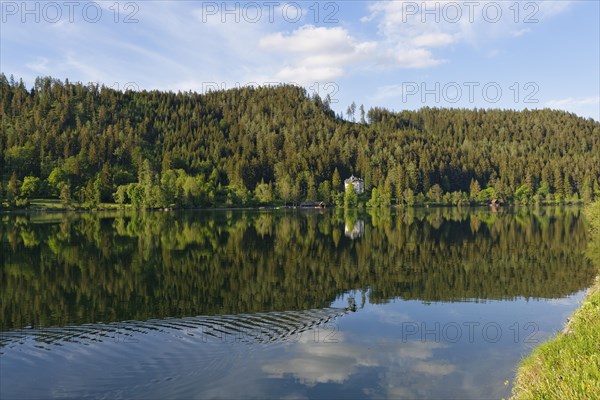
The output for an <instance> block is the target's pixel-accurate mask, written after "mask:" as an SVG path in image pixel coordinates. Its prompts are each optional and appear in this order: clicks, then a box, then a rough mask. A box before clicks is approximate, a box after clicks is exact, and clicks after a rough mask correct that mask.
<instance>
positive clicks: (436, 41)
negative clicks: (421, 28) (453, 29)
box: [411, 33, 456, 47]
mask: <svg viewBox="0 0 600 400" xmlns="http://www.w3.org/2000/svg"><path fill="white" fill-rule="evenodd" d="M455 41H456V37H455V36H454V35H451V34H448V33H424V34H422V35H419V36H416V37H414V38H413V39H412V40H411V43H412V44H414V45H415V46H418V47H434V46H447V45H449V44H452V43H454V42H455Z"/></svg>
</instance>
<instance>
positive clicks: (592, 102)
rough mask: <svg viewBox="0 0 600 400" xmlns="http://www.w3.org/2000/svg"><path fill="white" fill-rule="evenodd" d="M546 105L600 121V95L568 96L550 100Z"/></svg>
mask: <svg viewBox="0 0 600 400" xmlns="http://www.w3.org/2000/svg"><path fill="white" fill-rule="evenodd" d="M545 106H546V107H549V108H554V109H559V110H565V111H568V112H572V113H575V114H577V115H579V116H582V117H584V118H593V119H595V120H596V121H600V96H588V97H567V98H564V99H557V100H549V101H547V102H546V104H545Z"/></svg>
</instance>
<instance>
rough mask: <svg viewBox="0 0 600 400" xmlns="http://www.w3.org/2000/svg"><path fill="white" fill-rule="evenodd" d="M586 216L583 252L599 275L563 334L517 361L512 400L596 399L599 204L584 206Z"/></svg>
mask: <svg viewBox="0 0 600 400" xmlns="http://www.w3.org/2000/svg"><path fill="white" fill-rule="evenodd" d="M586 215H587V218H588V221H589V224H590V242H589V244H588V249H587V253H588V257H589V258H590V259H591V260H592V262H594V263H595V265H596V266H598V270H599V275H598V276H597V277H596V280H595V282H594V284H593V285H592V287H590V289H589V290H588V292H587V295H586V298H585V300H584V301H583V303H582V305H581V307H580V308H579V309H578V310H576V311H575V312H574V313H573V315H572V316H571V318H570V319H569V321H568V323H567V325H566V326H565V328H564V329H563V331H562V332H560V333H558V334H557V335H556V337H555V338H553V339H552V340H550V341H548V342H546V343H544V344H542V345H541V346H539V347H538V348H536V349H535V350H534V351H533V352H532V353H531V355H529V356H528V357H526V358H525V359H524V360H523V361H522V362H521V364H520V366H519V369H518V371H517V377H516V381H515V386H514V388H513V394H514V396H513V399H590V400H591V399H598V398H600V202H599V201H596V202H595V203H593V204H592V205H590V206H588V207H587V208H586Z"/></svg>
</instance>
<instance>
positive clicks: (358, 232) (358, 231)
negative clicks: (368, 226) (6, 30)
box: [344, 219, 365, 239]
mask: <svg viewBox="0 0 600 400" xmlns="http://www.w3.org/2000/svg"><path fill="white" fill-rule="evenodd" d="M364 234H365V221H363V220H362V219H359V220H357V221H356V222H355V223H354V226H351V225H348V224H347V223H346V225H345V226H344V235H346V236H348V237H349V238H350V239H356V238H359V237H361V236H362V235H364Z"/></svg>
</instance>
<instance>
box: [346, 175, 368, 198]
mask: <svg viewBox="0 0 600 400" xmlns="http://www.w3.org/2000/svg"><path fill="white" fill-rule="evenodd" d="M348 185H352V187H353V188H354V192H355V193H356V194H362V193H364V192H365V181H364V180H362V179H360V178H357V177H356V176H354V175H352V176H351V177H350V178H348V179H346V180H345V181H344V187H345V188H346V190H348Z"/></svg>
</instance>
